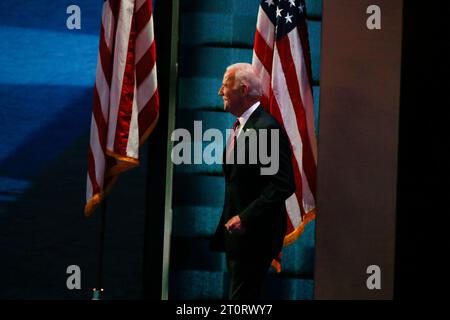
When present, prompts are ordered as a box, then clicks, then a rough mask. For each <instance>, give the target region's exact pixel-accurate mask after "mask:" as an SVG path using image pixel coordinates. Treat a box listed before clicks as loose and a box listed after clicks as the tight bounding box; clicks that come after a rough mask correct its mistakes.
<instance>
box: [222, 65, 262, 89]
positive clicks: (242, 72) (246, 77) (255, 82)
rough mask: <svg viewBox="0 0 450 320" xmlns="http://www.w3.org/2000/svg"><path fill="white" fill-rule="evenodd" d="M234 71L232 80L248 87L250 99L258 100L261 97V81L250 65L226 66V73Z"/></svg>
mask: <svg viewBox="0 0 450 320" xmlns="http://www.w3.org/2000/svg"><path fill="white" fill-rule="evenodd" d="M233 70H234V71H235V73H234V79H235V80H238V81H239V82H240V83H242V84H244V85H246V86H248V88H249V92H248V95H249V96H250V97H255V98H259V97H261V96H262V86H261V80H260V79H259V76H258V74H257V73H256V71H255V68H253V66H252V65H251V64H250V63H243V62H241V63H235V64H232V65H230V66H228V68H227V70H226V71H233Z"/></svg>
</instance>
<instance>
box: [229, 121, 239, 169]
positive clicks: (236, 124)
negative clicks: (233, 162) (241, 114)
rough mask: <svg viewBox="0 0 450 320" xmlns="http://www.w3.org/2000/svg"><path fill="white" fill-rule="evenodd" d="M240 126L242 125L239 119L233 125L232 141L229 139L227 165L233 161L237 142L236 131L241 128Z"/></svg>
mask: <svg viewBox="0 0 450 320" xmlns="http://www.w3.org/2000/svg"><path fill="white" fill-rule="evenodd" d="M239 125H240V122H239V119H236V121H235V122H234V124H233V131H231V135H230V139H228V144H227V156H226V160H227V163H228V162H229V160H230V159H231V155H232V153H233V149H234V144H235V142H236V130H237V127H239Z"/></svg>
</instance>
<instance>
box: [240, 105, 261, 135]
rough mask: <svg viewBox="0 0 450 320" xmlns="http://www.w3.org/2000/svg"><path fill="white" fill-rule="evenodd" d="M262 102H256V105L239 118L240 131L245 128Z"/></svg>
mask: <svg viewBox="0 0 450 320" xmlns="http://www.w3.org/2000/svg"><path fill="white" fill-rule="evenodd" d="M259 104H260V102H259V101H258V102H256V103H255V104H254V105H252V106H251V107H250V108H248V109H247V110H245V112H244V113H243V114H241V116H240V117H239V118H238V120H239V129H241V128H243V127H244V126H245V123H246V122H247V120H248V118H250V116H251V115H252V113H253V112H254V111H255V110H256V108H258V106H259Z"/></svg>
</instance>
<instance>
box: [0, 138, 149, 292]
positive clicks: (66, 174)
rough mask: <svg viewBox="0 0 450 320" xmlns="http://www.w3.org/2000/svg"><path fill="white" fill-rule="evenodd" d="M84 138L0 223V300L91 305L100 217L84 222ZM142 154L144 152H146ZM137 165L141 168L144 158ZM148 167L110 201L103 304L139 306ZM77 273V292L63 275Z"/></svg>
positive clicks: (126, 180)
mask: <svg viewBox="0 0 450 320" xmlns="http://www.w3.org/2000/svg"><path fill="white" fill-rule="evenodd" d="M88 141H89V140H88V136H87V135H83V136H82V137H81V138H79V139H77V141H76V142H75V143H73V144H72V145H71V146H70V147H69V148H67V149H66V151H65V152H64V153H63V154H62V155H61V156H60V157H58V158H57V159H55V160H54V161H52V162H51V163H49V165H48V167H47V168H46V169H45V170H44V171H43V172H42V173H41V174H40V175H39V176H38V177H37V178H36V179H35V180H34V182H33V185H32V187H31V188H30V189H29V190H27V191H26V193H24V194H23V195H22V196H21V197H20V198H19V199H18V201H17V202H14V203H10V204H7V206H6V207H5V212H6V214H5V215H3V216H2V217H1V218H0V224H1V226H2V227H1V228H0V251H1V254H2V264H0V283H1V284H2V285H1V288H0V299H90V298H91V289H92V287H94V286H95V284H96V268H97V260H96V259H97V239H98V234H97V233H98V230H99V225H98V224H99V221H100V215H99V212H96V213H94V216H92V217H90V218H86V217H84V215H83V205H84V202H85V185H86V165H87V164H86V150H87V146H88ZM143 149H144V150H145V148H143ZM141 161H142V163H144V164H145V163H146V156H145V155H143V157H142V159H141ZM145 171H146V170H145V166H140V167H139V168H136V169H133V170H131V171H130V172H127V173H125V174H123V175H122V176H121V177H120V178H119V180H118V183H117V184H116V186H115V187H114V188H113V191H112V193H111V195H110V197H109V200H108V213H107V221H106V239H105V262H104V287H105V299H137V298H140V297H141V294H142V292H141V291H142V288H141V282H142V254H143V233H144V228H143V221H144V209H145V205H144V204H145V193H144V191H145ZM69 265H78V266H79V267H80V268H81V276H82V277H81V282H82V285H81V287H82V289H81V290H72V291H71V290H68V289H67V287H66V279H67V277H68V276H69V275H68V274H66V269H67V267H68V266H69Z"/></svg>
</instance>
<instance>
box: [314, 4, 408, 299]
mask: <svg viewBox="0 0 450 320" xmlns="http://www.w3.org/2000/svg"><path fill="white" fill-rule="evenodd" d="M402 2H403V1H401V0H395V1H394V0H378V1H376V4H377V5H378V6H379V7H380V9H381V30H369V29H368V28H367V26H366V20H367V18H368V17H369V15H368V14H367V13H366V10H367V8H368V7H369V6H370V5H372V4H375V3H374V1H371V0H370V1H367V0H341V1H335V0H324V2H323V20H322V51H321V56H322V60H321V96H320V117H319V159H318V201H317V206H318V216H317V221H316V261H315V298H316V299H390V298H392V297H393V284H394V252H395V250H394V249H395V213H396V186H397V180H396V178H397V147H398V145H397V142H398V113H399V105H400V65H401V40H402V39H401V34H402V32H401V31H402ZM371 265H376V266H378V267H380V269H381V289H380V290H376V289H375V290H369V289H368V287H367V285H366V281H367V279H368V277H369V274H367V268H368V267H369V266H371Z"/></svg>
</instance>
